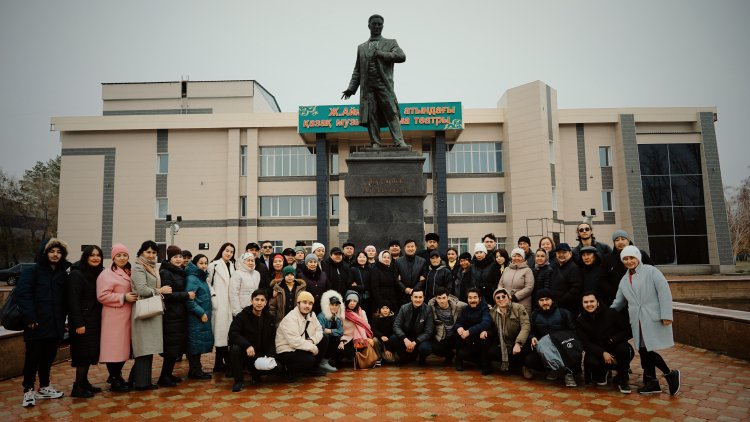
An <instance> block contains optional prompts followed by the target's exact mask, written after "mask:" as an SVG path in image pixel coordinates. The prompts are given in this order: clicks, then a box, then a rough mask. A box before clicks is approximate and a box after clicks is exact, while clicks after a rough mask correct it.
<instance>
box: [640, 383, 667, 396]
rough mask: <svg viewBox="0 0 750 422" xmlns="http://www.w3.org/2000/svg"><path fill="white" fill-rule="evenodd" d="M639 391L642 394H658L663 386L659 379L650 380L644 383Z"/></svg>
mask: <svg viewBox="0 0 750 422" xmlns="http://www.w3.org/2000/svg"><path fill="white" fill-rule="evenodd" d="M638 392H639V393H640V394H657V393H661V387H660V386H659V381H657V380H653V381H649V382H647V383H646V384H644V385H643V387H641V388H639V389H638Z"/></svg>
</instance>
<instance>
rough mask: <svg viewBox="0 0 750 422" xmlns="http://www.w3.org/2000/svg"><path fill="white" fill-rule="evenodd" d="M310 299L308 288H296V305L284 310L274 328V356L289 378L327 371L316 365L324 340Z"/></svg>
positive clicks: (325, 347)
mask: <svg viewBox="0 0 750 422" xmlns="http://www.w3.org/2000/svg"><path fill="white" fill-rule="evenodd" d="M314 302H315V299H314V298H313V295H312V294H311V293H310V292H306V291H302V292H300V294H299V295H298V296H297V307H296V308H295V309H294V310H292V311H291V312H289V313H288V314H286V316H285V317H284V319H283V320H281V323H280V324H279V326H278V328H277V329H276V359H277V360H278V361H279V362H280V363H281V364H282V365H283V368H284V370H285V372H286V376H287V378H288V379H290V380H294V379H295V378H297V377H298V376H299V375H301V374H303V373H305V374H309V375H325V374H326V373H327V372H328V371H326V370H324V369H322V368H321V367H320V363H321V359H322V358H323V356H325V354H326V349H327V348H328V341H327V339H326V338H325V337H324V336H323V328H322V327H321V326H320V322H318V318H316V316H315V313H314V312H313V311H312V307H313V303H314Z"/></svg>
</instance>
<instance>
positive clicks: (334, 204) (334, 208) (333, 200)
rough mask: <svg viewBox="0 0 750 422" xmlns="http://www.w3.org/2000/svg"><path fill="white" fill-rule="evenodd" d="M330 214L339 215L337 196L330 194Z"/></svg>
mask: <svg viewBox="0 0 750 422" xmlns="http://www.w3.org/2000/svg"><path fill="white" fill-rule="evenodd" d="M331 216H334V217H338V216H339V196H338V195H331Z"/></svg>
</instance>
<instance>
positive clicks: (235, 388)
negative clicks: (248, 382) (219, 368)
mask: <svg viewBox="0 0 750 422" xmlns="http://www.w3.org/2000/svg"><path fill="white" fill-rule="evenodd" d="M244 386H245V385H244V384H243V383H242V382H235V383H234V385H233V386H232V392H233V393H238V392H240V390H242V387H244Z"/></svg>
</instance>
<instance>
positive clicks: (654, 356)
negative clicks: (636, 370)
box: [638, 347, 669, 381]
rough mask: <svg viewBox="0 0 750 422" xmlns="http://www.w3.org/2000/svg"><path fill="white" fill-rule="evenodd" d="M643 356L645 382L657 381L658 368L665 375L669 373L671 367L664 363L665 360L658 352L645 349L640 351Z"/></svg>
mask: <svg viewBox="0 0 750 422" xmlns="http://www.w3.org/2000/svg"><path fill="white" fill-rule="evenodd" d="M638 354H639V355H641V368H643V381H648V380H654V379H656V368H659V369H660V370H661V371H662V372H663V373H664V374H665V375H666V374H668V373H669V366H667V363H666V362H664V358H662V357H661V355H660V354H658V353H656V352H649V351H648V350H647V349H646V348H645V347H641V348H640V349H638Z"/></svg>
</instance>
